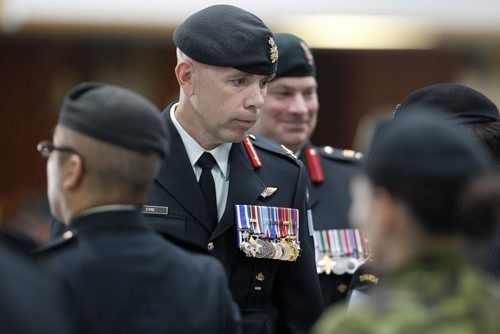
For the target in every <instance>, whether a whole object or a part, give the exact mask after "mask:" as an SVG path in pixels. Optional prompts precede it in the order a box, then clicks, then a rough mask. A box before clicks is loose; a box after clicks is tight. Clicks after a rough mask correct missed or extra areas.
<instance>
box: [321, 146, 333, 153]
mask: <svg viewBox="0 0 500 334" xmlns="http://www.w3.org/2000/svg"><path fill="white" fill-rule="evenodd" d="M323 151H324V152H325V153H326V154H333V152H334V151H335V149H334V148H333V147H331V146H325V147H323Z"/></svg>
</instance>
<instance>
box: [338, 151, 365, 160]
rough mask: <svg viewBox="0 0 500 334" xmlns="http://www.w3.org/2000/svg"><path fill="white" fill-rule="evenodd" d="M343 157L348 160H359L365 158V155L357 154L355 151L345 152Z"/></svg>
mask: <svg viewBox="0 0 500 334" xmlns="http://www.w3.org/2000/svg"><path fill="white" fill-rule="evenodd" d="M342 155H343V156H344V157H346V158H354V159H358V160H359V159H361V158H363V153H361V152H355V151H353V150H343V151H342Z"/></svg>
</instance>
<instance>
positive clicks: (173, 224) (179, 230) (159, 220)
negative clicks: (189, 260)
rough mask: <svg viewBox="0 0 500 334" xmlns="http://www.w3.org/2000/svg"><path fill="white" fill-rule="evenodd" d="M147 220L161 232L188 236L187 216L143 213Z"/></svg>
mask: <svg viewBox="0 0 500 334" xmlns="http://www.w3.org/2000/svg"><path fill="white" fill-rule="evenodd" d="M143 215H144V218H145V219H146V221H147V222H148V223H149V224H150V225H151V227H152V228H153V229H154V230H155V231H156V232H159V233H162V234H167V235H172V236H176V237H181V238H183V239H184V237H185V236H186V217H184V216H180V215H172V214H167V215H157V214H148V213H143Z"/></svg>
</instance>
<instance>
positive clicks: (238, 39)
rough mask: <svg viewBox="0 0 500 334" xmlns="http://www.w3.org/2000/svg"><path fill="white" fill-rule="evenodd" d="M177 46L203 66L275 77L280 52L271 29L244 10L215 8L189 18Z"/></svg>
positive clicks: (179, 32) (178, 34)
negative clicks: (273, 75) (235, 69)
mask: <svg viewBox="0 0 500 334" xmlns="http://www.w3.org/2000/svg"><path fill="white" fill-rule="evenodd" d="M174 43H175V45H176V46H177V48H179V50H181V51H182V52H183V53H184V54H186V55H187V56H188V57H190V58H192V59H193V60H196V61H198V62H200V63H203V64H207V65H214V66H225V67H234V68H237V69H239V70H241V71H243V72H246V73H251V74H259V75H272V74H274V73H275V72H276V65H277V61H278V49H277V48H276V44H275V42H274V36H273V34H272V32H271V30H269V28H268V27H267V26H266V25H265V24H264V22H262V20H261V19H259V18H258V17H257V16H255V15H253V14H252V13H249V12H247V11H245V10H243V9H241V8H238V7H234V6H229V5H215V6H210V7H208V8H205V9H203V10H201V11H199V12H196V13H194V14H193V15H191V16H190V17H188V18H187V19H186V20H185V21H184V22H183V23H182V24H181V25H179V26H178V27H177V29H176V30H175V32H174Z"/></svg>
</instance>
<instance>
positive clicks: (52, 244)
mask: <svg viewBox="0 0 500 334" xmlns="http://www.w3.org/2000/svg"><path fill="white" fill-rule="evenodd" d="M76 239H77V234H76V233H75V232H73V231H71V230H68V231H66V232H64V233H63V234H62V235H61V236H60V237H57V238H54V239H52V240H50V241H49V242H48V243H47V244H46V245H43V246H41V247H39V248H38V249H37V253H38V254H46V253H50V252H52V251H55V250H59V249H62V248H63V247H68V246H69V245H73V244H74V243H75V242H76Z"/></svg>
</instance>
